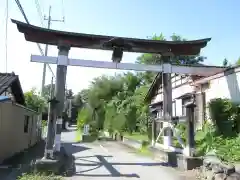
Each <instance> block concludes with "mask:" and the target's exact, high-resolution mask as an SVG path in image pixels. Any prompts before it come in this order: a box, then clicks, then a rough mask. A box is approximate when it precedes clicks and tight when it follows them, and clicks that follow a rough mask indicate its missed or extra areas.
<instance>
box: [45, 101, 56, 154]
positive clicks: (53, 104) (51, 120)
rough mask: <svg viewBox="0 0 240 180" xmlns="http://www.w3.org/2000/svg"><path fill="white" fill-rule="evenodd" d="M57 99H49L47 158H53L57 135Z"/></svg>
mask: <svg viewBox="0 0 240 180" xmlns="http://www.w3.org/2000/svg"><path fill="white" fill-rule="evenodd" d="M56 104H57V101H56V99H51V100H50V101H49V111H48V124H47V139H46V146H45V153H44V158H45V159H53V144H54V137H55V128H54V126H55V119H56V118H55V112H54V110H55V107H56Z"/></svg>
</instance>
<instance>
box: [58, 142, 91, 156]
mask: <svg viewBox="0 0 240 180" xmlns="http://www.w3.org/2000/svg"><path fill="white" fill-rule="evenodd" d="M62 146H63V147H64V149H65V151H66V152H67V153H68V154H75V153H79V152H82V151H86V150H90V149H91V148H88V147H86V146H82V145H80V144H78V143H72V142H62Z"/></svg>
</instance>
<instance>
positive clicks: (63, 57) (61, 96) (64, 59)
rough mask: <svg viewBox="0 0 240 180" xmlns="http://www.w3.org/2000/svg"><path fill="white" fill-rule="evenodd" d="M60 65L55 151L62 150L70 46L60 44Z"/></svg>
mask: <svg viewBox="0 0 240 180" xmlns="http://www.w3.org/2000/svg"><path fill="white" fill-rule="evenodd" d="M58 49H59V52H58V65H57V73H56V84H55V93H54V95H55V97H56V99H57V100H58V101H59V103H58V104H57V106H56V118H57V120H56V136H55V148H54V149H55V151H56V152H60V149H61V131H62V122H63V110H64V101H65V85H66V76H67V65H68V53H69V50H70V47H69V46H65V45H59V46H58Z"/></svg>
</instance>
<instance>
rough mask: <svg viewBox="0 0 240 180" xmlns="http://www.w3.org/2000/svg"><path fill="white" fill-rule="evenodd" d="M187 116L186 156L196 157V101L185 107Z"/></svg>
mask: <svg viewBox="0 0 240 180" xmlns="http://www.w3.org/2000/svg"><path fill="white" fill-rule="evenodd" d="M185 107H186V116H187V145H186V149H185V153H184V154H185V155H186V156H194V148H195V140H194V108H195V107H196V105H195V104H194V101H192V102H189V103H187V104H186V105H185Z"/></svg>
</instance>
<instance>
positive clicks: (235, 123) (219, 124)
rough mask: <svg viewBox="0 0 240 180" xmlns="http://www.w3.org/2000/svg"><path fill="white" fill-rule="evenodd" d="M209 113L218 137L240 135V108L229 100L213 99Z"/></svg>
mask: <svg viewBox="0 0 240 180" xmlns="http://www.w3.org/2000/svg"><path fill="white" fill-rule="evenodd" d="M209 113H210V119H211V120H212V123H213V124H214V125H215V126H216V130H217V133H218V135H223V136H234V135H236V134H237V133H240V107H239V104H237V103H233V102H231V101H230V100H229V99H221V98H217V99H213V100H211V101H210V102H209Z"/></svg>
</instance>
